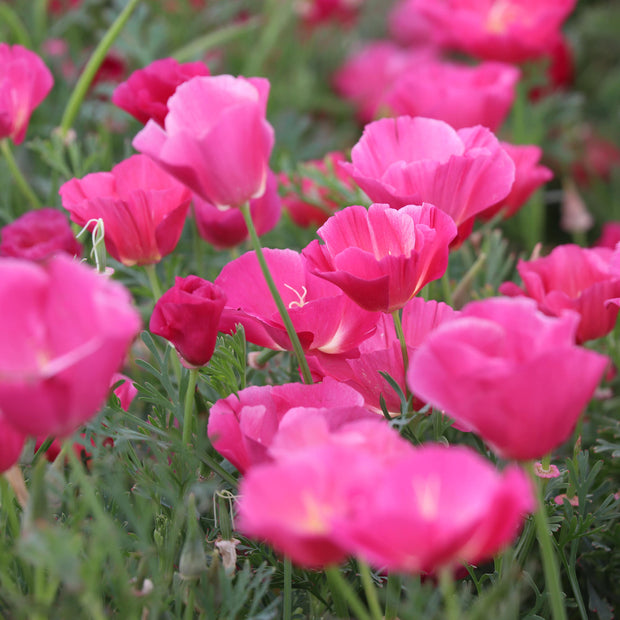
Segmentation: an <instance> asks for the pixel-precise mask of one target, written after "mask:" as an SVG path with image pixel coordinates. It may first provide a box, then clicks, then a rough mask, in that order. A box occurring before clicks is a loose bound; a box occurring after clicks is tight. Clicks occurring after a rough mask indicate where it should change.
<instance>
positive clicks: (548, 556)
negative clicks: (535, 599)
mask: <svg viewBox="0 0 620 620" xmlns="http://www.w3.org/2000/svg"><path fill="white" fill-rule="evenodd" d="M527 470H528V473H529V474H530V479H531V480H532V484H533V485H534V488H535V490H536V512H535V513H534V522H535V524H536V535H537V537H538V544H539V545H540V552H541V555H542V563H543V572H544V574H545V583H546V584H547V590H548V592H549V598H550V601H551V616H552V618H553V620H566V609H565V608H564V602H563V600H562V584H561V583H560V569H559V566H558V560H557V558H556V556H555V552H554V550H553V543H552V542H551V533H550V532H549V524H548V519H547V511H546V509H545V504H544V500H543V497H542V492H541V488H540V483H539V480H538V477H537V476H536V474H535V472H534V465H533V464H532V463H528V464H527Z"/></svg>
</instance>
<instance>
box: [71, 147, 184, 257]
mask: <svg viewBox="0 0 620 620" xmlns="http://www.w3.org/2000/svg"><path fill="white" fill-rule="evenodd" d="M59 194H60V196H61V197H62V206H63V207H64V208H65V209H67V211H69V213H70V214H71V220H72V221H74V222H75V223H76V224H79V225H80V226H88V228H89V230H92V229H93V227H94V226H95V224H96V220H97V219H99V218H101V219H102V220H103V223H104V228H105V246H106V249H107V251H108V253H109V254H110V256H112V257H113V258H115V259H116V260H117V261H120V262H121V263H123V264H124V265H128V266H132V265H149V264H152V263H157V262H159V261H160V260H161V259H162V258H163V257H164V256H166V255H167V254H170V252H172V251H173V250H174V248H175V247H176V245H177V243H178V241H179V237H180V236H181V232H182V231H183V225H184V224H185V218H186V216H187V211H188V209H189V205H190V201H191V192H190V191H189V190H188V189H187V188H186V187H184V186H183V185H182V184H181V183H179V182H178V181H176V180H175V179H174V178H173V177H171V176H170V175H169V174H167V173H166V172H164V171H163V170H162V169H161V168H160V167H159V166H157V165H156V164H154V163H153V162H152V161H151V160H150V159H149V158H148V157H145V156H144V155H133V156H132V157H130V158H129V159H126V160H125V161H122V162H121V163H120V164H117V165H116V166H114V168H112V171H111V172H95V173H92V174H87V175H86V176H85V177H84V178H83V179H71V180H70V181H68V182H67V183H65V184H64V185H62V187H61V188H60V191H59Z"/></svg>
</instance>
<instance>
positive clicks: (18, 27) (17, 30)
mask: <svg viewBox="0 0 620 620" xmlns="http://www.w3.org/2000/svg"><path fill="white" fill-rule="evenodd" d="M0 22H2V23H3V24H5V25H6V26H8V27H9V29H10V30H11V32H12V33H13V35H14V36H15V41H16V42H17V43H19V44H20V45H21V46H23V47H26V48H28V49H32V42H31V40H30V35H29V34H28V30H27V29H26V26H24V22H22V20H21V19H20V18H19V15H17V13H16V12H15V11H14V10H13V9H12V8H11V7H10V6H9V5H8V4H5V3H4V2H2V3H0Z"/></svg>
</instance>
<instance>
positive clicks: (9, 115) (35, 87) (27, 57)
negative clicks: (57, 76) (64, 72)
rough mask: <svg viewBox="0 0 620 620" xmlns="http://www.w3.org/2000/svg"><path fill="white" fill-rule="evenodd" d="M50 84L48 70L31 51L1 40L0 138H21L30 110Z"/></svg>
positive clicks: (38, 102) (48, 89)
mask: <svg viewBox="0 0 620 620" xmlns="http://www.w3.org/2000/svg"><path fill="white" fill-rule="evenodd" d="M53 84H54V78H53V77H52V74H51V72H50V70H49V69H48V68H47V67H46V66H45V63H44V62H43V61H42V60H41V59H40V58H39V56H37V55H36V54H35V53H34V52H31V51H30V50H29V49H26V48H25V47H22V46H21V45H7V44H6V43H0V140H1V139H2V138H11V139H12V140H13V142H14V143H15V144H20V143H21V142H22V141H23V139H24V137H25V136H26V130H27V129H28V122H29V121H30V115H31V114H32V111H33V110H34V109H35V108H36V107H37V106H38V105H39V104H40V103H41V102H42V101H43V99H45V97H47V94H48V93H49V92H50V90H51V89H52V85H53Z"/></svg>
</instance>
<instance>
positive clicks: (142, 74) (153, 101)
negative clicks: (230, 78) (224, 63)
mask: <svg viewBox="0 0 620 620" xmlns="http://www.w3.org/2000/svg"><path fill="white" fill-rule="evenodd" d="M197 75H210V73H209V68H208V67H207V65H205V64H204V62H186V63H179V62H178V61H177V60H175V59H174V58H161V59H160V60H155V61H154V62H152V63H151V64H149V65H147V66H146V67H144V69H138V71H134V72H133V73H132V74H131V75H130V76H129V77H128V78H127V80H126V81H125V82H122V83H121V84H119V85H118V86H117V87H116V89H115V90H114V93H113V94H112V103H113V104H114V105H116V106H118V107H119V108H121V109H122V110H125V112H128V113H129V114H131V115H132V116H133V117H134V118H136V119H138V120H139V121H140V122H141V123H143V124H145V123H147V122H148V120H149V119H153V120H154V121H155V122H156V123H157V124H158V125H161V126H162V127H163V126H164V120H165V118H166V114H168V99H170V97H171V96H172V95H173V94H174V91H175V90H176V89H177V86H179V84H183V82H187V80H190V79H191V78H193V77H196V76H197Z"/></svg>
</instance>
